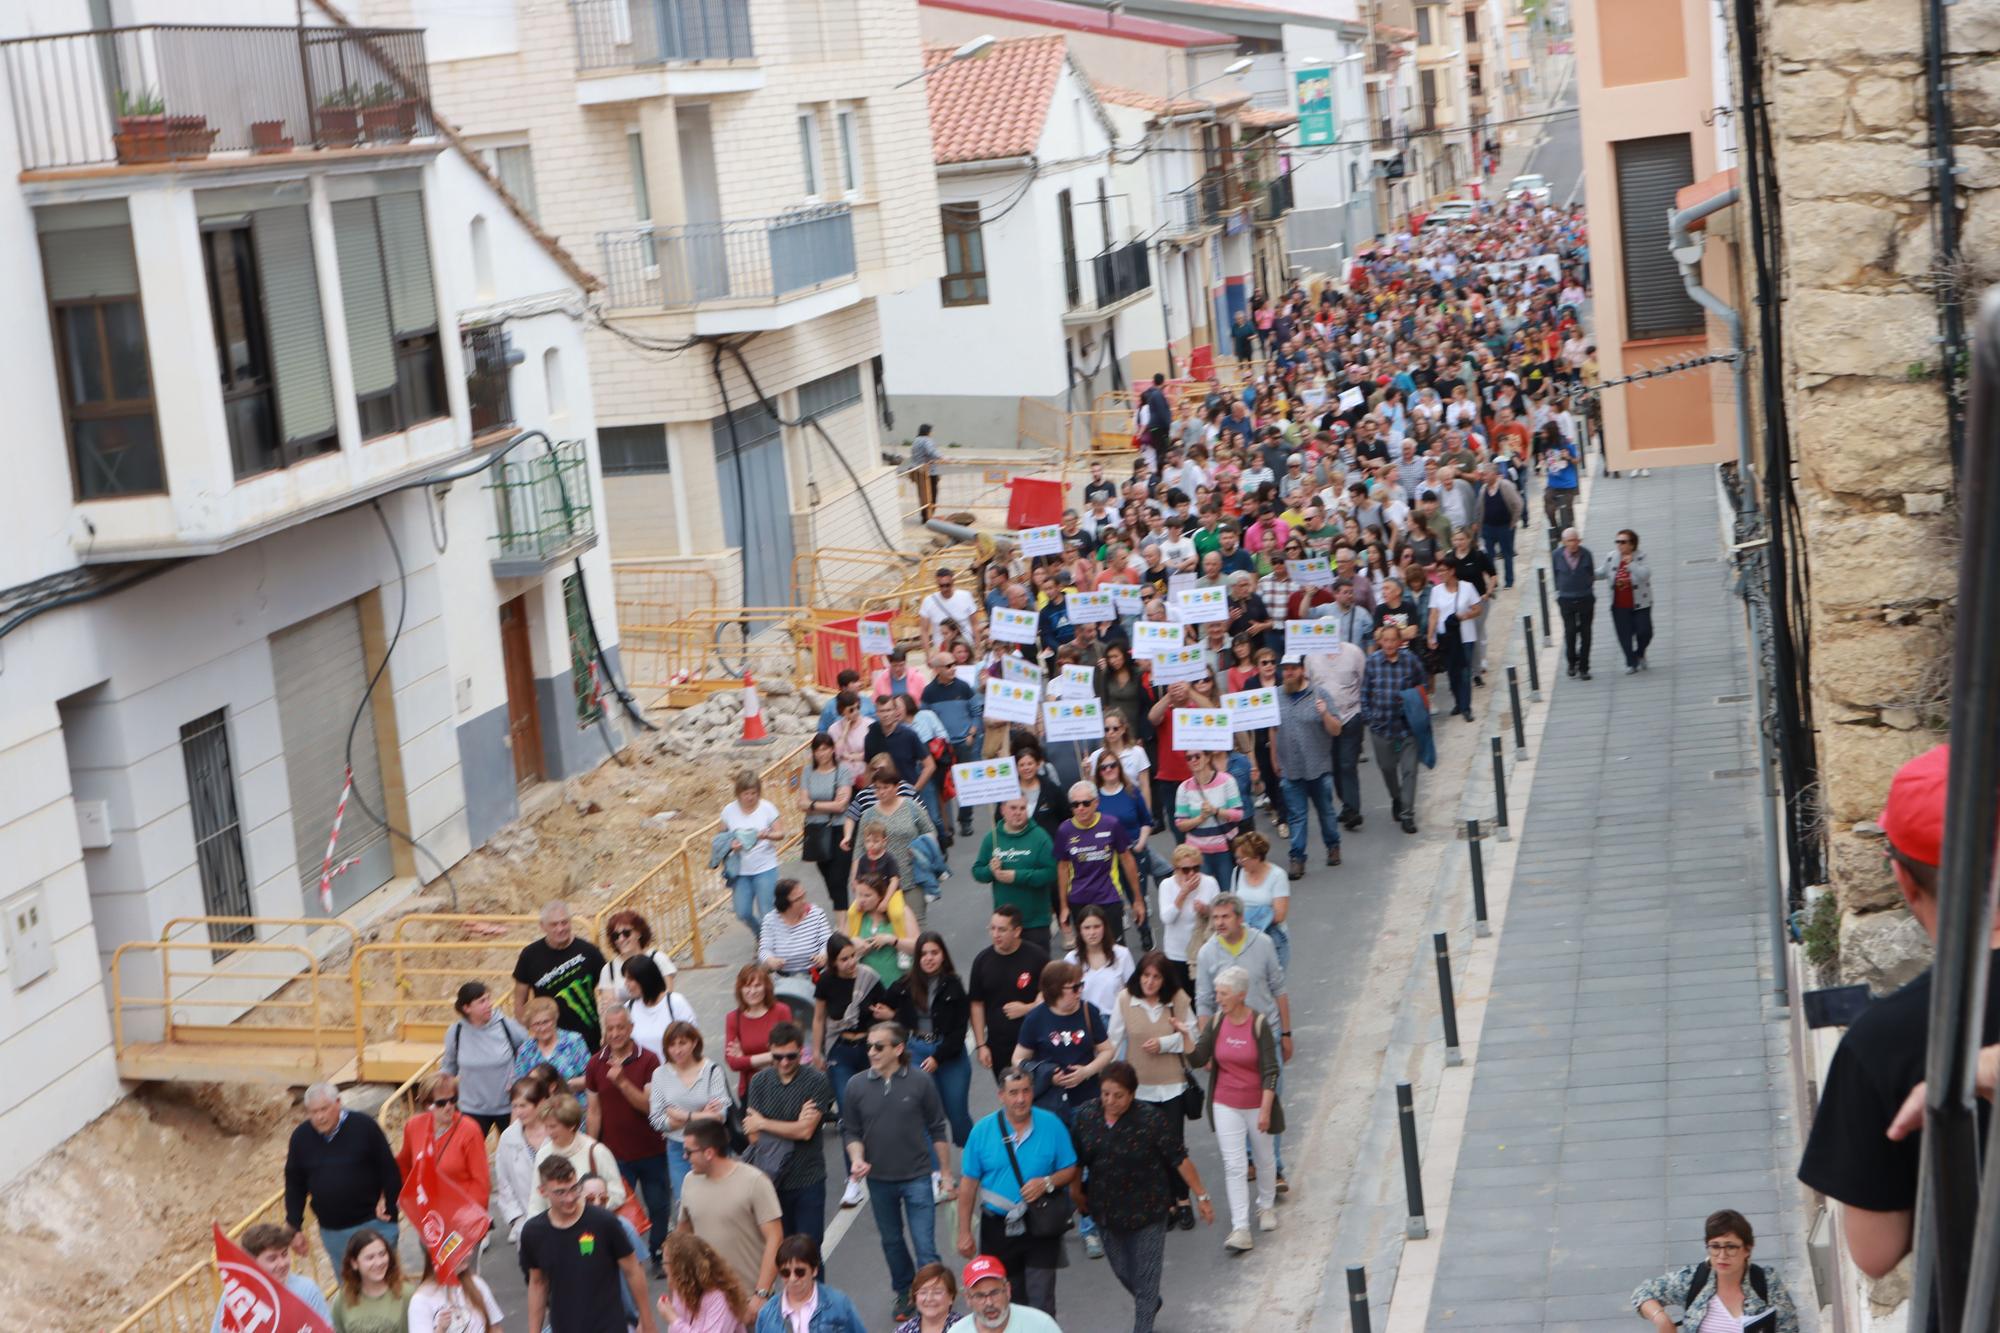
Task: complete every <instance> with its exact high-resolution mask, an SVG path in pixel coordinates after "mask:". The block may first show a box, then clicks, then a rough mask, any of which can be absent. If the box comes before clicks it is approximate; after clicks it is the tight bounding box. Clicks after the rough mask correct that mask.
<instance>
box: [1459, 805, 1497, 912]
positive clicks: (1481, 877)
mask: <svg viewBox="0 0 2000 1333" xmlns="http://www.w3.org/2000/svg"><path fill="white" fill-rule="evenodd" d="M1465 841H1466V843H1467V844H1468V845H1469V847H1470V849H1471V851H1472V933H1473V934H1475V935H1477V936H1478V937H1479V938H1480V939H1482V940H1483V939H1485V938H1486V937H1487V936H1488V935H1491V934H1492V933H1493V928H1492V927H1491V926H1489V925H1487V924H1486V858H1485V857H1484V856H1483V855H1482V854H1481V853H1480V850H1479V821H1478V820H1476V819H1468V820H1466V821H1465Z"/></svg>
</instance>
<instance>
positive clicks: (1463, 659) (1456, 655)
mask: <svg viewBox="0 0 2000 1333" xmlns="http://www.w3.org/2000/svg"><path fill="white" fill-rule="evenodd" d="M1474 651H1475V649H1474V646H1473V645H1472V644H1469V643H1465V642H1463V641H1460V642H1458V643H1455V644H1453V645H1452V646H1451V647H1449V648H1447V649H1445V654H1444V669H1445V675H1446V676H1447V677H1449V678H1450V680H1451V711H1452V712H1454V713H1463V714H1464V715H1465V716H1467V717H1471V716H1472V654H1473V652H1474Z"/></svg>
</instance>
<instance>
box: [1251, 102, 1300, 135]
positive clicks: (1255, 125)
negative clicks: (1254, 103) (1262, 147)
mask: <svg viewBox="0 0 2000 1333" xmlns="http://www.w3.org/2000/svg"><path fill="white" fill-rule="evenodd" d="M1298 118H1299V116H1298V113H1297V112H1296V111H1293V110H1291V109H1290V108H1289V107H1282V106H1277V107H1246V108H1244V109H1243V110H1241V111H1239V112H1237V113H1236V123H1237V124H1239V125H1241V126H1243V127H1244V128H1246V129H1252V130H1274V129H1277V128H1279V127H1281V126H1284V125H1290V124H1293V123H1294V122H1296V121H1297V120H1298Z"/></svg>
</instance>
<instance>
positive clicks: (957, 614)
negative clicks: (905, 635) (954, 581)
mask: <svg viewBox="0 0 2000 1333" xmlns="http://www.w3.org/2000/svg"><path fill="white" fill-rule="evenodd" d="M978 609H979V603H977V602H975V601H973V600H972V594H971V593H969V592H967V591H966V590H965V589H963V588H956V589H954V590H953V591H952V594H951V596H950V597H943V596H940V595H939V594H937V593H935V592H933V593H932V594H931V595H930V596H928V597H926V598H924V600H923V602H922V603H921V604H920V605H919V606H918V607H917V614H918V615H920V616H922V617H923V618H924V622H925V623H926V624H928V625H929V626H930V627H931V647H933V648H936V647H938V646H939V645H940V644H942V643H943V642H944V627H945V623H946V622H947V621H950V622H952V623H955V624H956V625H957V626H958V628H959V632H960V633H961V634H963V635H964V636H965V637H966V639H967V640H968V641H970V640H971V638H972V613H973V612H974V611H976V610H978Z"/></svg>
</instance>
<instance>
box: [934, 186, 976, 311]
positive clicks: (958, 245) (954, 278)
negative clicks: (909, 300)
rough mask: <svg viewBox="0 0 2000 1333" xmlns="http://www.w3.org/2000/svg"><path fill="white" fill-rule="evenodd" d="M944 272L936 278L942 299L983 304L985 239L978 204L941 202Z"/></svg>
mask: <svg viewBox="0 0 2000 1333" xmlns="http://www.w3.org/2000/svg"><path fill="white" fill-rule="evenodd" d="M938 213H939V215H940V217H941V219H942V220H943V223H944V276H943V277H942V278H940V279H938V282H939V284H940V287H941V290H942V292H943V294H944V303H945V304H946V305H948V306H951V305H985V304H986V301H987V295H986V241H985V238H984V237H983V236H982V235H981V234H980V231H979V205H978V204H976V203H970V204H944V205H941V206H940V207H939V208H938Z"/></svg>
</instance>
